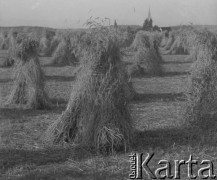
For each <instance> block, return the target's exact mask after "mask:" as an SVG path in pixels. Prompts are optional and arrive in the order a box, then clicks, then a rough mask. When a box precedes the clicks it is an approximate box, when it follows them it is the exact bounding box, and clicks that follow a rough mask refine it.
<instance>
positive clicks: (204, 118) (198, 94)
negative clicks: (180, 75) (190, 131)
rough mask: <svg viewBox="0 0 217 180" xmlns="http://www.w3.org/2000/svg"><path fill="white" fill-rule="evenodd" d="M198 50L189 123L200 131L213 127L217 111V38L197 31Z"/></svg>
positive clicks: (192, 77)
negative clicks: (201, 128)
mask: <svg viewBox="0 0 217 180" xmlns="http://www.w3.org/2000/svg"><path fill="white" fill-rule="evenodd" d="M191 34H194V35H193V37H194V38H193V39H192V40H193V41H192V42H189V43H190V44H191V45H192V47H193V49H194V50H195V52H194V56H195V58H196V59H195V60H196V61H195V62H194V63H193V66H192V70H191V76H190V79H189V83H190V84H189V91H188V92H187V94H186V96H187V108H186V111H185V113H186V114H185V116H186V120H187V122H188V123H190V124H191V125H196V126H198V127H205V128H206V127H207V126H209V127H211V126H212V125H213V123H214V119H215V114H216V109H217V89H216V86H217V38H216V35H215V34H213V33H211V32H209V31H208V30H203V31H202V30H201V31H194V32H193V33H191Z"/></svg>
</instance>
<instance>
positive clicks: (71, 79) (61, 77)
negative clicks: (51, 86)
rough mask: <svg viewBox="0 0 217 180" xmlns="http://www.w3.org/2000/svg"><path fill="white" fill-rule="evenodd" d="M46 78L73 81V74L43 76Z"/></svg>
mask: <svg viewBox="0 0 217 180" xmlns="http://www.w3.org/2000/svg"><path fill="white" fill-rule="evenodd" d="M45 78H46V80H48V81H62V82H64V81H65V82H66V81H74V80H75V77H74V76H45Z"/></svg>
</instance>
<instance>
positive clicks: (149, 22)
mask: <svg viewBox="0 0 217 180" xmlns="http://www.w3.org/2000/svg"><path fill="white" fill-rule="evenodd" d="M152 24H153V21H152V18H151V10H150V8H149V11H148V18H147V19H146V20H145V22H144V24H143V26H142V29H143V30H145V31H152V28H153V26H152Z"/></svg>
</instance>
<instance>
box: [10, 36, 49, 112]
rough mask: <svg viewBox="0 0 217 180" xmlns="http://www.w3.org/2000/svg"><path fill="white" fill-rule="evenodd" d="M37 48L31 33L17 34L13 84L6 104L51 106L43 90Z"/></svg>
mask: <svg viewBox="0 0 217 180" xmlns="http://www.w3.org/2000/svg"><path fill="white" fill-rule="evenodd" d="M37 50H38V41H37V39H36V38H35V37H34V36H33V35H31V34H30V35H27V34H19V35H18V37H17V39H16V65H15V72H14V78H15V79H14V86H13V89H12V92H11V94H10V95H9V98H8V100H7V104H17V105H24V106H26V107H28V108H32V109H48V108H50V107H51V103H50V100H49V98H48V96H47V94H46V92H45V90H44V75H43V72H42V69H41V67H40V64H39V59H38V55H37V52H38V51H37Z"/></svg>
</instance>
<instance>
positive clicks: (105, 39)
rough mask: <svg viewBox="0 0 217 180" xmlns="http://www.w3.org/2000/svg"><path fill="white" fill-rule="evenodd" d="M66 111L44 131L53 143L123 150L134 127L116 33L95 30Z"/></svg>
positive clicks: (126, 79) (128, 142) (100, 29)
mask: <svg viewBox="0 0 217 180" xmlns="http://www.w3.org/2000/svg"><path fill="white" fill-rule="evenodd" d="M88 36H89V37H91V38H90V39H91V42H90V46H88V47H86V53H85V54H84V55H83V59H82V61H81V62H82V64H81V66H82V68H81V70H80V72H79V74H78V76H77V80H76V82H75V84H74V86H73V89H72V93H71V97H70V100H69V102H68V105H67V108H66V110H65V111H64V112H63V113H62V115H61V116H60V118H59V119H58V120H57V121H56V122H55V123H54V124H52V125H51V126H50V127H49V129H48V131H47V136H46V137H47V138H46V139H47V140H49V141H51V142H53V143H60V142H64V141H65V142H70V143H73V144H79V145H84V146H86V147H89V148H94V149H95V150H97V151H98V152H103V153H104V152H107V153H108V152H111V153H112V152H114V151H118V150H124V149H125V150H126V149H127V148H128V147H129V146H130V144H131V140H132V131H133V129H132V128H133V125H132V120H131V115H130V113H129V109H128V102H129V95H130V86H129V84H128V78H127V75H126V72H125V69H124V66H123V64H122V62H121V56H120V49H119V44H118V41H117V38H115V32H114V31H112V30H110V29H108V28H105V27H95V28H93V29H91V32H90V33H89V35H88Z"/></svg>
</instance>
